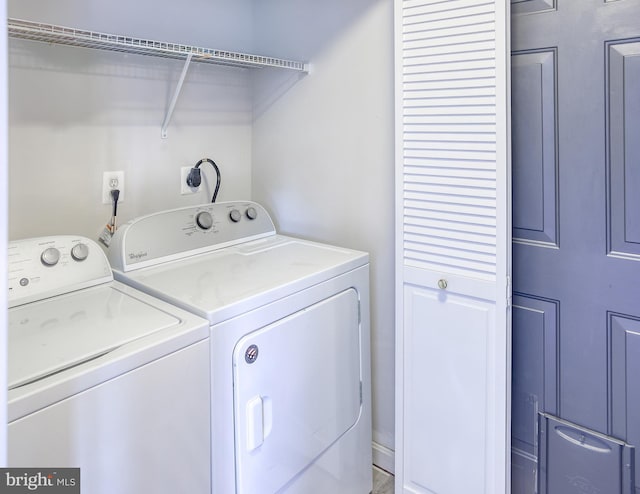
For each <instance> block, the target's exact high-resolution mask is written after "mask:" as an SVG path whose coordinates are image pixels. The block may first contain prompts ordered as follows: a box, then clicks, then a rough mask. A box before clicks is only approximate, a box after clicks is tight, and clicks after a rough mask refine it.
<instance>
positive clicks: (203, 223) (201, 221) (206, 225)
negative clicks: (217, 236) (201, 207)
mask: <svg viewBox="0 0 640 494" xmlns="http://www.w3.org/2000/svg"><path fill="white" fill-rule="evenodd" d="M196 224H197V225H198V226H199V227H200V228H202V229H203V230H208V229H210V228H211V227H212V226H213V216H211V213H209V212H207V211H201V212H199V213H198V214H197V215H196Z"/></svg>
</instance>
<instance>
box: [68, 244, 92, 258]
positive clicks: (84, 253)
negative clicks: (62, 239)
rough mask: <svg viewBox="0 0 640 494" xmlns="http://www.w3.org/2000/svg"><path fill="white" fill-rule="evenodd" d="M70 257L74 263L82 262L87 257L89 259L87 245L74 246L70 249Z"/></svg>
mask: <svg viewBox="0 0 640 494" xmlns="http://www.w3.org/2000/svg"><path fill="white" fill-rule="evenodd" d="M71 257H72V258H73V259H74V260H75V261H84V260H85V259H86V258H87V257H89V247H87V244H82V243H80V244H76V245H74V246H73V248H72V249H71Z"/></svg>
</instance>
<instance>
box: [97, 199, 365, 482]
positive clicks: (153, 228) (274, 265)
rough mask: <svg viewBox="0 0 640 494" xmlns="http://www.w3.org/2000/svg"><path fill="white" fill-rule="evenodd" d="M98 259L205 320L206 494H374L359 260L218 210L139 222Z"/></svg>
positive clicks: (256, 215) (263, 218)
mask: <svg viewBox="0 0 640 494" xmlns="http://www.w3.org/2000/svg"><path fill="white" fill-rule="evenodd" d="M108 256H109V259H110V261H111V264H112V267H113V268H114V275H115V277H116V279H119V280H121V281H123V282H125V283H128V284H130V285H131V286H133V287H136V288H138V289H140V290H143V291H146V292H147V293H149V294H152V295H154V296H156V297H159V298H162V299H164V300H166V301H168V302H171V303H172V304H175V305H178V306H180V307H182V308H184V309H187V310H190V311H192V312H193V313H194V314H197V315H199V316H202V317H204V318H206V319H208V320H209V323H210V325H211V358H212V365H211V369H212V460H213V464H212V468H213V473H212V484H213V493H214V494H230V493H236V494H256V493H260V494H271V493H276V492H286V493H289V494H292V493H295V494H326V493H340V494H368V493H369V492H371V488H372V485H371V484H372V480H371V475H372V469H371V396H370V336H369V261H368V255H367V254H366V253H364V252H358V251H353V250H349V249H342V248H338V247H333V246H329V245H324V244H319V243H314V242H309V241H304V240H300V239H296V238H292V237H286V236H282V235H277V234H276V231H275V228H274V225H273V222H272V221H271V218H270V217H269V215H268V214H267V212H266V211H265V210H264V208H262V207H261V206H260V205H258V204H256V203H253V202H227V203H217V204H205V205H202V206H198V207H186V208H181V209H176V210H171V211H165V212H160V213H157V214H152V215H149V216H145V217H141V218H138V219H135V220H133V221H131V222H129V223H127V224H125V225H123V226H122V227H121V228H120V230H119V231H118V232H117V233H116V235H115V236H114V237H113V240H112V243H111V247H110V248H109V253H108Z"/></svg>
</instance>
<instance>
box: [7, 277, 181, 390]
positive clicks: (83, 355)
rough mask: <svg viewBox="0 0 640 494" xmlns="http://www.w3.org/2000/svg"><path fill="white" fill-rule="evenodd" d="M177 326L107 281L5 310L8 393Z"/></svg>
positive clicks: (159, 311)
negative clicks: (7, 338)
mask: <svg viewBox="0 0 640 494" xmlns="http://www.w3.org/2000/svg"><path fill="white" fill-rule="evenodd" d="M178 324H180V320H179V319H177V318H176V317H173V316H171V315H169V314H167V313H166V312H163V311H161V310H160V309H157V308H155V307H152V306H151V305H148V304H146V303H144V302H142V301H140V300H137V299H135V298H133V297H131V296H129V295H126V294H125V293H123V292H121V291H120V290H118V289H117V288H116V287H114V286H113V284H111V283H108V284H103V285H100V286H97V287H93V288H89V289H85V290H81V291H77V292H73V293H69V294H66V295H61V296H58V297H54V298H50V299H47V300H42V301H40V302H33V303H31V304H26V305H22V306H20V307H15V308H13V309H10V310H9V369H8V371H9V376H8V380H9V389H13V388H17V387H19V386H22V385H25V384H28V383H31V382H35V381H37V380H39V379H43V378H45V377H47V376H50V375H52V374H55V373H57V372H60V371H62V370H64V369H68V368H71V367H74V366H76V365H79V364H81V363H83V362H86V361H89V360H92V359H95V358H97V357H99V356H101V355H104V354H106V353H108V352H110V351H111V350H114V349H116V348H118V347H120V346H122V345H124V344H126V343H128V342H131V341H133V340H136V339H138V338H141V337H144V336H147V335H149V334H151V333H155V332H157V331H160V330H162V329H165V328H169V327H171V326H176V325H178Z"/></svg>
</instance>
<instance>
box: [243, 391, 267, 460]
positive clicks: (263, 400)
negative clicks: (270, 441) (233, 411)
mask: <svg viewBox="0 0 640 494" xmlns="http://www.w3.org/2000/svg"><path fill="white" fill-rule="evenodd" d="M246 413H247V415H246V417H247V451H253V450H254V449H257V448H259V447H260V446H262V443H264V440H265V438H266V437H267V436H268V435H269V433H270V432H271V426H272V418H271V417H272V415H271V399H270V398H269V397H267V396H264V397H263V396H259V395H258V396H254V397H253V398H251V399H250V400H249V401H248V402H247V406H246Z"/></svg>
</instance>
